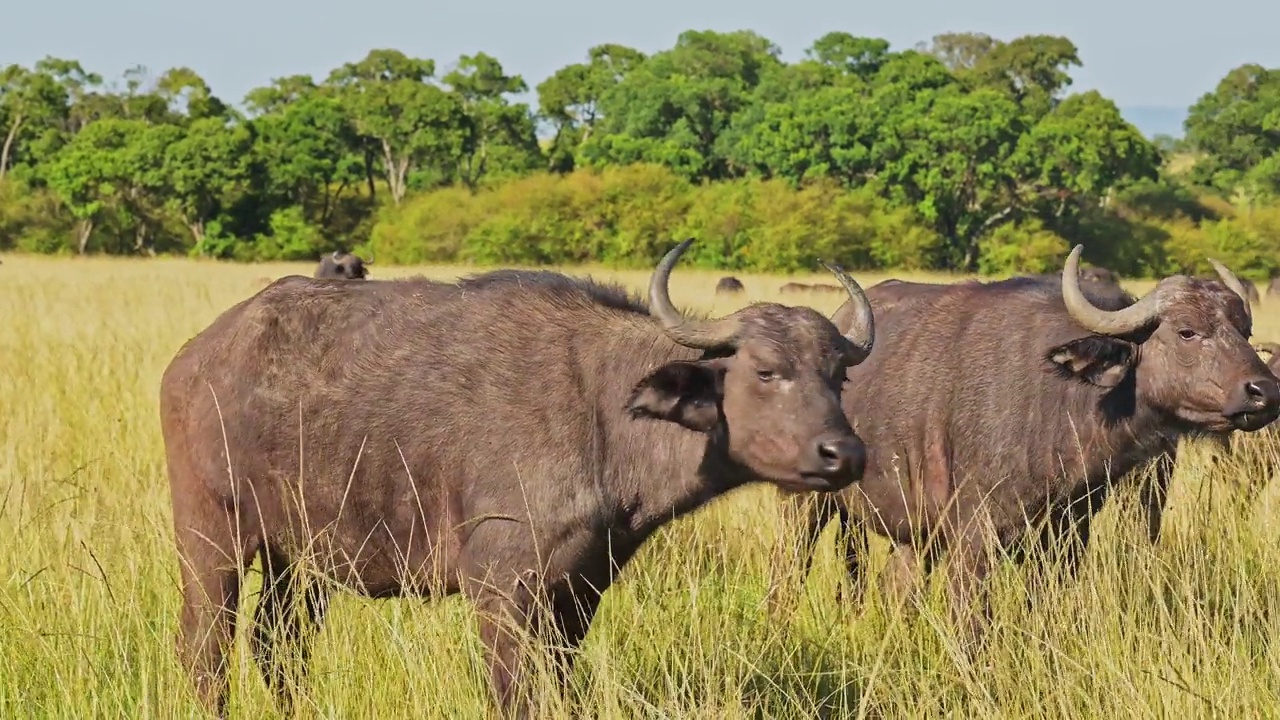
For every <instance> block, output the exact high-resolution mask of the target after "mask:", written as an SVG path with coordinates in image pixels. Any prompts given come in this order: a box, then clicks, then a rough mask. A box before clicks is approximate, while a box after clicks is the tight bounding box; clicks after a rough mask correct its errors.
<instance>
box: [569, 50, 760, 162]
mask: <svg viewBox="0 0 1280 720" xmlns="http://www.w3.org/2000/svg"><path fill="white" fill-rule="evenodd" d="M781 67H782V63H781V62H780V61H779V60H778V48H777V47H776V46H775V45H774V44H773V43H771V42H770V41H768V40H766V39H765V38H763V37H761V36H759V35H757V34H755V33H752V32H748V31H738V32H732V33H717V32H711V31H707V32H697V31H692V30H691V31H687V32H684V33H681V35H680V37H679V39H678V40H677V41H676V46H675V47H674V48H672V49H671V50H667V51H665V52H661V53H658V54H656V55H654V56H652V57H650V58H649V59H648V60H646V61H645V62H644V63H642V64H641V65H640V66H639V67H637V68H635V69H634V70H633V71H632V72H630V73H629V74H628V75H627V76H626V77H625V78H624V79H623V80H622V81H621V82H619V83H618V84H617V85H616V86H614V87H613V88H612V89H610V90H609V91H608V92H607V93H605V95H604V97H603V98H601V103H600V106H601V110H602V111H603V115H604V120H603V123H604V128H603V130H604V133H603V134H597V135H595V136H593V137H592V139H591V140H590V141H588V142H587V143H585V144H584V147H583V154H584V156H585V157H586V159H587V160H588V161H589V162H590V163H592V164H597V165H599V164H609V163H617V164H626V163H633V162H656V163H661V164H664V165H667V166H668V167H671V168H674V169H675V170H676V171H677V172H679V173H681V174H682V175H684V176H686V177H689V178H694V179H709V180H714V179H720V178H724V177H727V176H728V163H727V162H726V159H725V158H724V157H722V156H721V155H719V154H717V152H716V144H717V141H718V139H719V137H720V135H721V134H722V133H724V132H725V131H726V130H727V129H728V128H729V125H730V122H731V120H732V118H733V115H734V114H735V113H736V112H738V111H739V110H741V109H742V108H744V107H745V106H747V105H748V104H749V103H750V100H751V97H752V90H753V89H754V88H755V87H756V86H757V85H758V84H760V82H761V79H762V78H763V77H764V76H765V75H767V74H768V73H770V72H772V71H774V70H777V69H779V68H781Z"/></svg>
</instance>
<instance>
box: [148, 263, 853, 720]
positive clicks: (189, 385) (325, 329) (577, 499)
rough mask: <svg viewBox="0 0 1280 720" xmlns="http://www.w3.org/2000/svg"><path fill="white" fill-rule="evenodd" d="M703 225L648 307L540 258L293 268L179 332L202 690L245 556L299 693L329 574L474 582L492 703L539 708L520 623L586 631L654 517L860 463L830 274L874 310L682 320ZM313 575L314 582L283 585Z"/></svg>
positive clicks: (444, 585)
mask: <svg viewBox="0 0 1280 720" xmlns="http://www.w3.org/2000/svg"><path fill="white" fill-rule="evenodd" d="M689 243H690V241H685V242H684V243H681V244H680V245H679V246H677V247H676V248H675V249H673V250H672V251H671V252H670V253H669V254H668V255H667V256H666V257H665V258H664V259H663V261H662V262H661V263H660V264H659V265H658V268H657V270H656V271H655V272H654V274H653V280H652V283H651V284H650V286H649V305H648V307H646V306H645V304H644V303H642V302H641V301H640V300H639V299H637V298H633V297H629V296H628V295H627V294H626V293H625V291H624V290H622V289H621V288H619V287H616V286H607V285H601V284H597V283H594V282H592V281H589V280H578V279H571V278H569V277H565V276H563V275H559V274H555V273H550V272H523V271H513V270H506V271H498V272H492V273H488V274H484V275H479V276H476V277H471V278H467V279H464V280H462V281H460V282H458V283H457V284H456V285H454V284H447V285H446V284H442V283H433V282H430V281H426V280H406V281H399V282H389V283H333V282H325V281H317V280H312V279H306V278H301V277H296V276H295V277H287V278H283V279H281V280H279V281H277V282H275V283H274V284H272V285H271V286H269V287H267V288H264V289H263V290H261V291H260V292H259V293H257V294H256V295H255V296H253V297H251V298H249V299H248V300H245V301H244V302H241V303H240V304H238V305H236V306H234V307H232V308H231V309H229V310H227V311H226V312H225V313H223V314H222V316H221V317H219V318H218V319H217V320H215V321H214V322H213V324H212V325H210V326H209V327H208V328H207V329H206V330H204V331H203V332H201V333H200V334H199V335H197V336H196V337H195V338H193V339H192V340H191V341H190V342H188V343H187V344H186V345H185V346H184V347H183V348H182V349H181V350H180V351H179V352H178V354H177V356H176V357H175V358H174V359H173V361H172V362H171V363H170V364H169V367H168V369H167V370H166V371H165V373H164V377H163V379H162V381H161V400H160V416H161V424H162V428H163V436H164V443H165V450H166V454H167V458H168V468H169V478H170V487H171V491H172V497H173V512H174V524H175V528H176V532H177V544H178V551H179V556H180V559H181V564H180V570H181V578H182V587H183V603H182V614H181V629H180V633H179V640H178V650H179V656H180V658H181V661H182V663H183V665H184V666H185V667H186V669H187V670H188V671H189V672H190V674H191V676H192V677H193V680H194V683H195V687H196V689H197V692H198V695H199V697H200V698H201V700H202V701H203V702H204V703H206V705H207V706H208V707H210V708H213V709H215V710H221V709H222V708H223V707H224V702H225V696H226V690H227V685H226V668H227V665H226V653H227V648H228V643H230V642H231V641H232V638H233V637H234V628H235V625H234V621H233V617H234V613H235V611H236V607H237V603H238V600H239V589H240V578H241V572H242V571H243V570H244V569H245V568H246V567H247V565H248V564H249V563H250V562H251V561H252V559H253V558H254V557H255V556H260V557H261V558H262V560H263V568H264V574H265V580H264V588H265V590H264V594H263V596H262V599H261V601H260V604H259V609H258V612H257V615H256V617H255V620H254V626H255V629H254V634H253V647H254V650H255V655H256V656H257V658H258V662H259V666H260V667H261V668H262V670H263V672H264V676H265V677H266V679H267V682H268V683H269V685H270V687H272V688H273V689H275V690H276V691H277V692H278V693H280V695H281V700H282V701H283V702H284V703H285V704H286V707H288V706H291V705H292V703H293V701H294V700H293V698H292V696H291V694H290V692H287V691H286V690H285V689H286V688H292V687H296V686H297V682H296V678H295V682H287V681H288V680H289V678H290V674H289V671H288V670H287V668H286V666H285V665H284V664H282V663H281V662H280V659H281V658H282V657H288V656H294V657H303V658H305V655H306V645H307V642H306V639H305V638H306V637H307V636H309V634H310V633H311V632H313V629H314V628H315V627H317V626H318V624H319V622H320V620H321V619H322V616H323V613H324V609H325V607H326V604H327V597H328V594H329V591H330V587H329V586H331V585H334V584H336V585H341V586H346V587H347V588H350V589H352V590H355V591H357V592H361V593H364V594H366V595H368V596H371V597H393V596H399V595H421V596H431V597H442V596H445V595H450V594H454V593H458V592H462V593H464V594H465V595H467V596H468V597H469V598H470V599H471V600H472V601H473V602H474V603H475V605H476V606H477V609H478V610H479V611H480V618H481V619H480V632H481V635H482V637H483V640H484V643H485V646H486V648H487V650H488V652H489V662H490V671H491V687H492V689H493V692H494V695H495V700H496V703H497V705H498V707H500V708H502V709H504V710H505V711H507V712H509V713H512V714H516V715H520V716H525V715H527V713H528V712H529V711H530V698H529V697H528V696H527V694H526V692H525V691H526V690H527V685H525V684H524V683H522V679H523V677H524V675H523V673H522V670H523V668H525V667H526V665H525V660H526V658H523V657H522V655H521V653H520V652H519V650H518V648H519V645H518V641H517V639H516V635H514V634H513V632H514V631H515V630H522V629H528V630H532V631H534V632H536V633H548V632H553V631H554V632H555V633H556V634H559V635H561V636H562V637H560V638H558V642H559V643H560V645H559V647H561V648H573V647H574V646H576V645H577V644H578V643H579V642H580V641H581V640H582V639H583V636H584V635H585V634H586V632H587V629H588V627H589V625H590V622H591V618H592V616H593V615H594V613H595V610H596V608H597V606H598V604H599V602H600V599H601V594H602V593H603V592H604V591H605V589H606V588H607V587H608V586H609V584H610V582H611V579H612V578H613V576H614V574H615V573H616V572H617V571H618V570H620V569H621V568H622V566H623V565H625V564H626V562H627V560H628V559H629V558H631V557H632V555H633V554H634V553H635V552H636V551H637V549H639V547H640V546H641V544H642V543H643V542H644V541H645V539H646V538H648V537H649V536H650V534H652V533H653V531H654V530H655V529H657V528H658V527H659V526H660V525H662V524H663V523H665V522H667V521H669V520H671V519H673V518H674V517H678V516H680V515H683V514H685V513H688V512H690V511H692V510H694V509H696V508H697V507H699V506H701V505H703V504H704V503H706V502H707V501H709V500H711V499H712V498H714V497H716V496H718V495H721V494H723V493H725V492H727V491H729V490H731V489H733V488H735V487H738V486H740V485H743V484H745V483H750V482H757V481H765V482H771V483H775V484H776V485H778V486H779V487H786V488H788V489H792V490H797V491H801V490H818V491H831V490H837V489H840V488H843V487H845V486H846V485H848V484H849V483H851V482H853V481H855V480H856V479H857V478H859V477H860V476H861V473H862V467H863V464H864V459H865V454H864V450H863V446H862V442H861V441H860V440H859V438H858V437H857V436H856V435H854V434H853V432H852V430H851V429H850V427H849V423H848V421H847V420H846V419H845V416H844V414H843V411H842V407H841V404H840V394H841V388H842V383H843V382H844V380H845V371H846V369H847V368H848V367H849V366H850V365H854V364H857V363H859V362H861V361H862V360H863V359H864V358H865V357H866V356H867V353H868V352H870V349H871V347H872V344H873V340H874V335H875V331H874V324H873V319H872V315H871V310H870V305H869V304H868V302H867V300H866V296H865V295H864V294H863V293H862V290H861V289H860V288H859V287H858V286H857V284H856V283H855V282H854V281H853V280H852V279H851V278H849V277H848V276H847V275H845V274H844V273H843V272H842V271H838V270H836V271H834V272H836V275H837V277H838V278H839V279H840V281H841V283H842V284H843V285H844V287H845V288H846V289H847V292H848V294H849V305H851V306H852V307H855V308H861V310H860V311H855V312H854V315H855V316H856V318H855V320H854V321H853V322H852V327H853V329H851V330H849V331H848V334H847V335H844V336H842V335H841V333H840V332H837V330H836V328H835V326H834V325H833V324H832V323H831V321H830V320H828V319H827V318H826V317H824V316H823V315H822V314H820V313H818V312H817V311H815V310H813V309H811V308H806V307H794V308H793V307H786V306H783V305H778V304H774V303H761V304H754V305H751V306H749V307H747V308H744V309H742V310H739V311H738V312H736V313H733V314H732V315H729V316H727V317H725V318H722V319H719V320H687V319H684V318H682V317H681V315H680V313H679V311H678V310H677V309H676V308H675V307H674V306H673V305H672V303H671V300H670V298H669V296H668V291H667V278H668V275H669V274H670V272H671V268H672V266H673V265H674V264H675V262H676V260H677V259H678V258H679V256H680V254H681V253H683V252H684V251H685V249H686V248H687V247H688V246H689ZM656 421H661V422H656ZM302 562H305V563H306V570H307V572H305V573H304V572H296V571H295V564H297V563H302ZM306 577H321V578H323V579H324V580H323V581H322V582H321V583H316V584H310V585H309V586H308V587H307V588H306V589H305V590H300V589H299V588H298V587H297V586H295V585H293V584H291V581H292V580H295V579H296V580H300V581H301V580H302V579H303V578H306ZM543 603H546V604H543ZM295 610H300V612H299V613H296V614H295V613H294V612H293V611H295ZM508 622H511V623H514V627H513V626H512V625H509V624H507V623H508ZM545 637H548V638H549V639H550V638H553V637H554V636H545ZM282 643H283V644H284V645H285V646H286V647H287V649H289V650H291V651H292V652H290V653H288V654H287V655H282V654H280V653H279V652H278V651H279V649H280V648H279V647H278V646H279V645H280V644H282ZM559 659H562V660H567V658H566V657H564V656H563V652H562V653H561V656H560V658H559ZM303 662H304V663H305V660H304V661H303ZM561 667H562V668H566V669H567V665H564V664H562V665H561Z"/></svg>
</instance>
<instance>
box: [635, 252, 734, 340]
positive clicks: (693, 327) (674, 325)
mask: <svg viewBox="0 0 1280 720" xmlns="http://www.w3.org/2000/svg"><path fill="white" fill-rule="evenodd" d="M692 244H693V238H689V239H688V240H685V241H684V242H682V243H680V244H679V245H677V246H675V247H674V248H672V249H671V251H670V252H668V253H667V254H666V256H665V257H663V258H662V262H660V263H658V268H657V269H656V270H654V271H653V279H652V280H650V281H649V308H650V311H651V312H652V313H653V316H654V317H656V318H657V319H658V321H659V322H661V323H662V328H663V330H664V331H665V332H666V334H667V337H669V338H671V339H672V340H674V341H675V342H678V343H680V344H681V345H684V346H686V347H691V348H698V349H702V350H707V349H711V348H717V347H724V346H728V345H732V344H733V341H734V338H736V337H737V336H738V318H736V317H735V316H733V315H730V316H729V317H725V318H721V319H719V320H702V321H689V320H685V319H684V317H683V316H682V315H681V314H680V311H679V310H677V309H676V306H675V305H674V304H672V302H671V295H670V292H669V291H668V288H667V280H668V278H669V277H670V276H671V268H673V267H675V264H676V261H677V260H679V259H680V256H681V255H683V254H684V251H685V250H687V249H688V248H689V246H690V245H692Z"/></svg>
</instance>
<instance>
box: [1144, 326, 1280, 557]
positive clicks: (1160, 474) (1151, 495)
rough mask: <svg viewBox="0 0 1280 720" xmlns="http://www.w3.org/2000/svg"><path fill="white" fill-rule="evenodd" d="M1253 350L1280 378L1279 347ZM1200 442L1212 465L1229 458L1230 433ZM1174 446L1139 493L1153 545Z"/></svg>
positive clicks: (1248, 488)
mask: <svg viewBox="0 0 1280 720" xmlns="http://www.w3.org/2000/svg"><path fill="white" fill-rule="evenodd" d="M1253 349H1254V350H1255V351H1256V352H1259V353H1266V354H1267V355H1269V356H1270V357H1269V358H1268V359H1267V360H1266V363H1267V368H1268V369H1269V370H1271V373H1272V374H1273V375H1276V376H1278V377H1280V344H1278V343H1273V342H1260V343H1254V344H1253ZM1274 428H1275V425H1274V424H1272V425H1269V426H1267V428H1266V431H1267V432H1269V433H1274ZM1201 439H1203V440H1205V441H1207V442H1208V443H1209V446H1210V447H1211V448H1212V449H1213V450H1214V454H1215V456H1216V457H1214V458H1211V463H1216V461H1217V460H1219V459H1221V458H1223V457H1226V456H1230V455H1231V454H1232V447H1231V433H1229V432H1227V433H1203V434H1202V435H1201ZM1177 457H1178V453H1177V447H1176V445H1175V446H1172V447H1170V449H1169V451H1168V452H1167V453H1166V457H1164V458H1162V459H1161V460H1158V461H1157V462H1158V464H1157V465H1156V466H1155V467H1154V468H1153V472H1152V474H1151V475H1150V476H1149V477H1148V478H1147V479H1146V480H1145V481H1144V482H1143V484H1142V486H1141V490H1140V505H1141V506H1142V507H1143V508H1144V509H1145V510H1146V513H1147V539H1148V540H1150V541H1151V542H1152V543H1156V542H1159V540H1160V529H1161V525H1162V524H1163V522H1164V510H1165V504H1166V503H1167V501H1168V493H1169V483H1170V482H1171V481H1172V479H1173V466H1174V463H1175V462H1176V461H1177ZM1242 484H1243V486H1244V490H1245V492H1246V493H1248V494H1250V495H1252V494H1253V493H1255V492H1256V491H1257V487H1256V486H1255V485H1254V483H1252V482H1250V481H1248V480H1246V481H1245V482H1244V483H1242Z"/></svg>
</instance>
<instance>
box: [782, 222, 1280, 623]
mask: <svg viewBox="0 0 1280 720" xmlns="http://www.w3.org/2000/svg"><path fill="white" fill-rule="evenodd" d="M1079 253H1080V248H1079V247H1077V248H1076V249H1075V250H1073V251H1072V253H1071V255H1070V256H1069V257H1068V259H1067V263H1066V267H1065V269H1064V270H1063V275H1062V277H1061V279H1052V278H1036V277H1031V278H1011V279H1009V280H1004V281H1000V282H992V283H964V284H956V285H950V286H939V287H936V288H924V289H918V290H917V292H923V293H927V294H929V297H925V298H922V299H919V300H913V299H910V298H907V299H906V300H905V301H904V300H903V299H902V298H903V288H902V285H905V283H897V284H894V285H891V286H889V287H887V288H885V289H883V290H882V289H881V288H878V287H877V288H872V289H871V290H870V291H869V292H868V296H869V297H870V299H871V304H872V308H873V311H874V312H875V314H876V324H877V328H878V331H879V334H878V336H877V337H878V339H877V342H876V347H875V349H874V350H873V351H872V353H871V355H870V357H869V358H868V360H867V362H865V363H863V364H862V365H860V366H858V367H857V368H851V369H850V372H849V381H850V382H849V385H847V386H846V391H845V395H844V399H843V402H844V405H845V410H846V413H847V415H848V417H849V419H850V422H851V423H853V424H854V426H855V427H856V429H857V432H858V434H859V436H860V437H862V438H863V439H864V442H865V443H866V446H867V450H868V458H867V468H866V474H865V476H864V478H863V481H862V482H861V483H859V485H858V486H857V488H856V489H850V490H847V491H844V492H841V493H838V494H837V495H833V496H828V497H824V498H822V499H821V501H819V502H813V503H808V502H801V500H804V499H802V498H799V497H797V496H792V497H791V498H789V499H788V501H787V502H786V503H785V504H784V507H786V509H787V515H788V518H789V519H788V521H787V522H784V529H787V528H790V527H793V525H792V523H793V522H794V523H796V524H798V525H799V526H800V527H799V528H798V529H799V530H800V537H799V538H790V539H789V538H788V537H787V536H788V535H789V534H790V533H783V534H782V535H781V538H782V539H781V541H780V542H781V543H782V544H780V546H779V548H778V552H777V556H776V558H775V566H774V581H773V582H774V593H775V595H774V604H775V607H776V606H777V605H778V603H779V602H780V601H781V599H782V597H781V596H783V595H785V594H784V593H781V589H780V586H781V585H782V581H783V579H784V578H789V577H797V576H802V571H803V570H804V569H806V568H807V567H808V564H809V560H810V558H811V556H812V551H813V544H814V542H815V541H816V538H817V534H818V533H819V532H820V531H821V529H822V527H823V526H824V525H825V524H826V523H827V522H828V521H829V520H831V519H833V518H836V517H838V518H839V519H840V521H841V525H842V528H843V530H844V531H845V532H846V533H847V535H846V540H847V545H846V552H845V555H846V565H847V570H848V573H849V576H850V580H851V581H852V586H853V588H854V591H855V593H856V592H858V591H859V590H860V588H861V579H862V578H861V576H862V567H861V555H862V546H863V545H864V543H865V533H866V528H867V527H868V526H869V527H870V528H872V529H874V530H875V531H876V532H878V533H880V534H882V535H884V536H886V537H888V538H889V539H890V540H891V541H893V542H894V543H895V544H896V547H895V550H894V552H893V559H892V560H891V564H892V566H893V567H891V569H890V571H889V573H888V574H887V576H886V580H887V581H888V587H887V588H886V589H887V590H889V591H890V592H891V593H893V594H896V595H899V596H901V594H903V593H904V592H910V591H912V590H914V588H915V582H916V579H917V573H918V572H919V571H921V570H924V571H927V570H928V569H929V567H930V566H931V565H932V564H933V562H934V561H936V559H937V558H938V556H939V555H940V553H942V552H944V551H949V552H950V553H952V563H951V573H950V582H951V589H952V593H951V600H952V611H953V617H954V619H955V620H957V621H958V622H960V623H961V624H962V629H963V630H968V631H970V632H971V633H973V634H974V635H978V636H980V635H981V634H982V631H983V630H984V629H985V626H986V624H987V622H988V621H989V619H990V609H989V606H988V604H987V601H986V594H985V590H984V580H985V578H986V575H987V573H988V570H989V567H990V563H991V554H990V553H991V550H992V543H991V542H990V541H991V540H994V541H995V544H997V545H1002V546H1005V547H1009V548H1011V549H1015V550H1018V549H1020V548H1021V547H1022V545H1023V535H1024V531H1025V529H1026V528H1027V527H1028V524H1032V525H1034V524H1035V523H1037V522H1040V521H1042V520H1046V521H1047V523H1046V527H1045V529H1044V531H1043V532H1042V533H1041V535H1040V541H1041V543H1042V545H1043V546H1045V547H1046V549H1051V550H1055V551H1061V552H1065V553H1066V555H1067V557H1066V558H1065V560H1066V563H1065V565H1066V567H1067V568H1068V569H1069V571H1070V570H1073V569H1074V567H1075V562H1076V561H1077V560H1078V557H1079V552H1078V551H1077V548H1078V549H1079V550H1082V548H1079V545H1082V543H1076V542H1070V539H1071V538H1072V537H1077V538H1079V539H1080V540H1082V541H1084V540H1087V538H1088V522H1089V520H1090V518H1091V515H1092V513H1093V512H1095V511H1096V510H1097V509H1098V508H1099V507H1100V506H1101V503H1102V502H1103V500H1104V499H1105V497H1106V494H1107V492H1108V490H1109V483H1108V478H1120V477H1123V476H1124V475H1126V474H1128V473H1130V472H1131V471H1133V470H1134V469H1135V468H1137V467H1139V466H1140V465H1143V464H1145V463H1148V462H1150V461H1152V460H1153V459H1156V458H1158V457H1161V455H1162V453H1165V452H1167V451H1168V450H1169V444H1170V443H1171V442H1173V443H1176V441H1177V438H1178V437H1180V436H1181V435H1183V434H1185V433H1191V432H1197V431H1199V432H1211V433H1226V432H1230V431H1232V430H1236V429H1240V430H1246V431H1255V430H1258V429H1260V428H1261V427H1263V426H1265V425H1266V424H1267V423H1269V422H1271V421H1272V420H1274V419H1275V418H1276V417H1277V415H1280V385H1278V384H1277V380H1276V376H1275V375H1274V374H1272V372H1271V371H1270V370H1268V369H1267V367H1266V365H1265V364H1264V363H1263V362H1262V360H1261V359H1260V358H1259V357H1258V355H1257V354H1256V353H1255V352H1254V351H1253V349H1252V348H1250V347H1249V344H1248V339H1247V338H1248V336H1249V334H1250V332H1251V325H1252V320H1251V317H1250V313H1249V307H1248V305H1247V304H1246V303H1244V302H1243V301H1242V295H1243V293H1244V290H1243V289H1242V288H1240V283H1239V281H1238V280H1237V279H1236V278H1235V276H1234V275H1232V274H1231V273H1230V271H1228V270H1226V268H1222V267H1221V266H1216V267H1218V268H1219V272H1220V275H1221V281H1205V280H1201V279H1197V278H1189V277H1185V276H1174V277H1170V278H1166V279H1164V280H1162V281H1161V282H1160V283H1159V285H1158V286H1157V287H1156V288H1155V289H1154V290H1153V291H1152V292H1151V293H1149V294H1147V295H1146V296H1145V297H1143V298H1142V299H1141V300H1138V301H1137V302H1134V301H1133V299H1132V297H1131V296H1127V295H1126V294H1124V293H1122V292H1120V293H1117V292H1115V291H1114V290H1113V289H1111V288H1109V287H1108V286H1106V285H1105V284H1101V283H1082V282H1080V280H1079V276H1078V262H1079ZM886 291H887V293H886ZM886 294H888V295H889V297H890V298H892V297H897V298H898V300H897V301H896V302H888V303H885V302H884V297H883V296H884V295H886ZM845 312H846V310H845V309H844V308H841V309H840V310H838V311H837V313H836V315H835V317H834V318H833V320H834V321H835V322H836V324H837V326H839V325H840V324H841V322H842V321H843V315H844V313H845ZM789 541H790V542H794V544H793V545H791V546H788V545H786V543H787V542H789ZM1064 545H1066V547H1063V546H1064ZM917 546H920V549H919V553H917V549H916V548H917ZM797 549H798V551H799V552H796V550H797ZM793 562H794V563H798V565H793V564H792V563H793ZM974 603H976V607H975V605H974Z"/></svg>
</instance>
